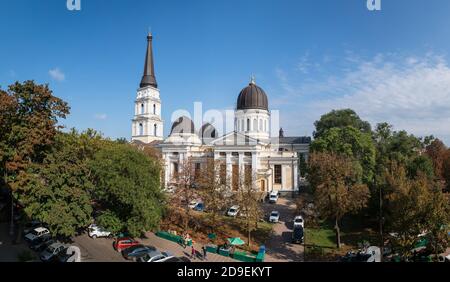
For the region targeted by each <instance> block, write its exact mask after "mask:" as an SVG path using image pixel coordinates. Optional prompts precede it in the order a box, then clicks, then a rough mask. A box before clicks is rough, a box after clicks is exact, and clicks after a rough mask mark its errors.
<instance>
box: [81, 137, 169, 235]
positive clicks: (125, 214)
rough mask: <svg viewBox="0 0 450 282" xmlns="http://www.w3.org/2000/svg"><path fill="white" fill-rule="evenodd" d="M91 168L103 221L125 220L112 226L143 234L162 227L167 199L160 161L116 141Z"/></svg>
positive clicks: (105, 149) (107, 147) (99, 155)
mask: <svg viewBox="0 0 450 282" xmlns="http://www.w3.org/2000/svg"><path fill="white" fill-rule="evenodd" d="M89 167H90V170H91V173H92V179H93V183H94V185H95V190H94V191H95V193H94V199H95V200H96V201H97V202H98V204H99V205H100V207H101V209H102V210H103V212H104V214H103V217H102V218H103V219H102V220H104V221H106V217H108V218H109V221H110V222H117V221H119V220H120V222H121V224H116V223H115V224H114V225H113V224H111V225H110V226H109V227H111V226H123V228H124V231H128V232H129V233H130V234H131V235H132V236H139V235H142V234H143V233H144V232H146V231H148V230H152V229H155V228H157V227H158V226H159V222H160V219H161V216H162V214H163V207H164V201H165V200H164V197H163V194H162V191H161V188H160V166H159V163H158V161H157V160H155V159H152V158H149V157H148V156H146V155H145V154H144V153H142V152H141V151H140V150H138V149H137V148H135V147H133V146H131V145H125V144H117V143H112V144H110V145H109V146H105V147H103V148H102V149H100V150H99V151H98V152H97V153H96V154H95V156H94V158H93V160H92V161H90V163H89ZM106 212H107V213H106Z"/></svg>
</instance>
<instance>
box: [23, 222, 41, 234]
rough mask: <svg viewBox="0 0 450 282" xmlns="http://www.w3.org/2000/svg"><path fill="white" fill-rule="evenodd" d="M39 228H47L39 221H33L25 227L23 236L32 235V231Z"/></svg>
mask: <svg viewBox="0 0 450 282" xmlns="http://www.w3.org/2000/svg"><path fill="white" fill-rule="evenodd" d="M38 227H45V226H44V224H43V223H42V222H40V221H39V220H32V221H30V222H28V223H27V224H26V225H25V227H24V229H23V234H24V235H27V234H28V233H30V232H31V231H33V230H34V229H36V228H38Z"/></svg>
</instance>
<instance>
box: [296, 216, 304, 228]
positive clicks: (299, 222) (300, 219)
mask: <svg viewBox="0 0 450 282" xmlns="http://www.w3.org/2000/svg"><path fill="white" fill-rule="evenodd" d="M299 226H301V227H302V228H305V222H304V220H303V217H302V216H301V215H297V216H296V217H295V218H294V229H295V228H296V227H299Z"/></svg>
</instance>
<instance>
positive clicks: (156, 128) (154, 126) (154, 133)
mask: <svg viewBox="0 0 450 282" xmlns="http://www.w3.org/2000/svg"><path fill="white" fill-rule="evenodd" d="M157 134H158V126H157V125H156V124H155V125H153V136H156V135H157Z"/></svg>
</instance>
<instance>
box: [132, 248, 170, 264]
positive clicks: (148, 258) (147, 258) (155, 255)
mask: <svg viewBox="0 0 450 282" xmlns="http://www.w3.org/2000/svg"><path fill="white" fill-rule="evenodd" d="M171 256H173V254H171V253H169V252H160V251H158V250H155V251H150V252H149V253H147V254H146V255H144V256H141V257H139V258H137V260H136V261H137V262H155V261H157V260H161V259H164V258H167V257H171Z"/></svg>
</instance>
